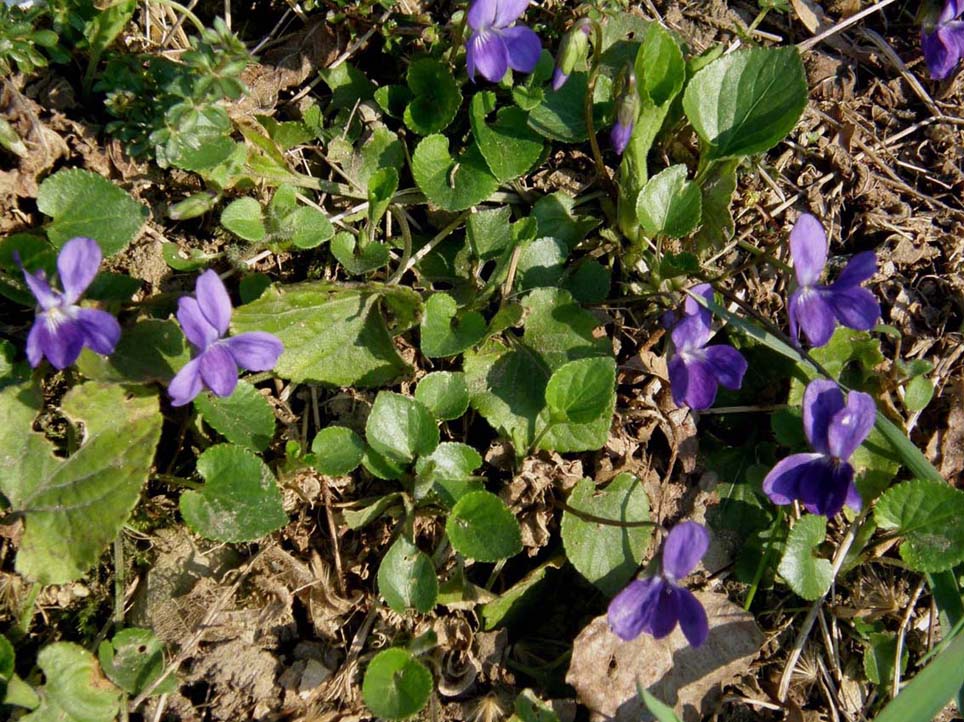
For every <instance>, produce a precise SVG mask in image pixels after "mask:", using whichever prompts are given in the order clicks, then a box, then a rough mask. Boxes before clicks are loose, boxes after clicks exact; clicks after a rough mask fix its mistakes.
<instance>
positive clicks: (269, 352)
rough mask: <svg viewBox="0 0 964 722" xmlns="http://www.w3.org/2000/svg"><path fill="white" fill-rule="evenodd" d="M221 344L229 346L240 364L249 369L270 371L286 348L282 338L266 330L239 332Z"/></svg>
mask: <svg viewBox="0 0 964 722" xmlns="http://www.w3.org/2000/svg"><path fill="white" fill-rule="evenodd" d="M221 345H222V346H225V347H227V349H228V351H230V352H231V356H233V357H234V361H235V363H236V364H237V365H238V366H240V367H241V368H243V369H247V370H248V371H269V370H270V369H272V368H274V365H275V364H276V363H277V362H278V357H279V356H280V355H281V354H282V352H283V351H284V350H285V347H284V345H283V344H282V343H281V340H280V339H279V338H278V337H277V336H274V335H273V334H270V333H267V332H266V331H248V332H246V333H239V334H238V335H237V336H232V337H231V338H228V339H225V340H224V341H223V342H222V343H221Z"/></svg>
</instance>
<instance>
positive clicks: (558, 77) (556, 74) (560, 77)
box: [552, 68, 569, 91]
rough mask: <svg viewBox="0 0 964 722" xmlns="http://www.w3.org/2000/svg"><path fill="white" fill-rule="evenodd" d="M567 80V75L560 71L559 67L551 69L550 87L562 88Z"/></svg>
mask: <svg viewBox="0 0 964 722" xmlns="http://www.w3.org/2000/svg"><path fill="white" fill-rule="evenodd" d="M567 80H569V76H568V75H567V74H566V73H564V72H562V70H561V69H559V68H556V69H555V70H553V71H552V89H553V90H556V91H558V90H559V89H560V88H562V86H563V85H565V84H566V81H567Z"/></svg>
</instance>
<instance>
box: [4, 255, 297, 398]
mask: <svg viewBox="0 0 964 722" xmlns="http://www.w3.org/2000/svg"><path fill="white" fill-rule="evenodd" d="M101 259H102V254H101V250H100V246H98V245H97V241H95V240H93V239H91V238H72V239H71V240H69V241H67V243H65V244H64V247H63V248H62V249H61V251H60V255H59V256H58V257H57V275H58V276H59V277H60V283H61V285H62V286H63V289H64V290H63V291H62V292H61V291H57V290H55V289H53V288H51V286H50V284H49V283H48V282H47V279H46V278H45V276H44V274H43V272H42V271H37V272H36V273H31V272H29V271H27V270H26V269H25V268H23V266H22V265H21V269H22V270H23V277H24V280H25V281H26V283H27V287H28V288H29V289H30V292H31V293H32V294H33V296H34V298H36V299H37V312H36V318H35V320H34V324H33V327H32V328H31V329H30V334H29V335H28V336H27V360H28V361H29V362H30V365H31V366H33V367H34V368H36V367H37V366H39V365H40V363H41V362H42V361H43V360H44V358H46V359H47V360H48V361H49V362H50V364H51V366H53V367H55V368H57V369H65V368H67V367H68V366H70V365H71V364H73V363H74V362H75V361H76V360H77V357H78V356H80V352H81V350H83V348H84V347H85V346H86V347H87V348H89V349H91V350H92V351H95V352H96V353H99V354H103V355H105V356H106V355H109V354H111V353H113V352H114V348H115V347H116V346H117V342H118V341H119V340H120V336H121V328H120V324H118V323H117V319H116V318H114V317H113V316H111V315H110V314H109V313H107V312H106V311H101V310H99V309H95V308H84V307H82V306H80V305H78V301H79V300H80V297H81V295H82V294H83V293H84V291H85V290H87V287H88V286H89V285H90V283H91V281H93V280H94V276H96V275H97V270H98V269H99V268H100V262H101ZM196 291H197V293H196V296H197V298H191V297H185V298H182V299H181V300H180V301H179V302H178V309H177V320H178V321H179V322H180V324H181V328H182V329H183V331H184V335H185V336H186V337H187V339H188V341H190V342H191V344H192V345H193V346H194V347H195V348H196V349H197V350H198V354H197V355H196V356H195V357H194V358H193V359H192V360H191V361H189V362H188V363H187V364H185V366H184V368H182V369H181V370H180V371H179V372H178V373H177V375H175V376H174V378H173V379H172V380H171V383H170V385H169V386H168V393H169V394H170V396H171V403H172V405H174V406H183V405H184V404H187V403H189V402H190V401H192V400H193V399H194V398H195V397H196V396H197V395H198V394H199V393H201V390H202V389H203V388H208V389H210V390H211V392H212V393H213V394H215V395H216V396H230V395H231V393H232V392H233V391H234V389H235V387H236V386H237V384H238V370H239V368H241V369H247V370H248V371H268V370H269V369H271V368H273V367H274V365H275V363H277V361H278V357H279V356H280V355H281V353H282V351H283V350H284V346H283V345H282V343H281V341H280V340H279V339H278V338H277V337H276V336H273V335H272V334H270V333H265V332H263V331H250V332H248V333H241V334H238V335H237V336H232V337H230V338H225V334H226V333H227V331H228V324H229V323H230V322H231V311H232V308H231V299H230V298H229V297H228V292H227V289H225V287H224V284H223V283H222V282H221V279H220V278H219V277H218V274H216V273H215V272H214V271H210V270H209V271H205V272H204V273H202V274H201V275H200V276H199V277H198V280H197V288H196Z"/></svg>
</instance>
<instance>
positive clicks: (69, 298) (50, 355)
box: [18, 238, 121, 369]
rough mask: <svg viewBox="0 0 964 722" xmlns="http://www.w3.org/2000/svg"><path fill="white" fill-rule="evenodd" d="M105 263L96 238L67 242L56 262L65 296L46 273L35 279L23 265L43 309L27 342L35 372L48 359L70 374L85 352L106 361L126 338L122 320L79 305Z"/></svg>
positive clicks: (40, 273) (27, 278)
mask: <svg viewBox="0 0 964 722" xmlns="http://www.w3.org/2000/svg"><path fill="white" fill-rule="evenodd" d="M101 258H102V254H101V251H100V246H98V245H97V241H95V240H93V239H92V238H71V239H70V240H69V241H67V242H66V243H65V244H64V247H63V248H62V249H60V255H59V256H57V275H58V276H59V277H60V283H61V284H62V285H63V287H64V290H63V293H61V292H60V291H55V290H54V289H52V288H51V287H50V284H49V283H47V279H46V278H45V277H44V273H43V271H37V272H36V273H30V272H29V271H27V269H25V268H23V266H22V265H21V267H20V268H21V270H22V271H23V277H24V280H25V281H26V282H27V286H28V287H29V288H30V292H31V293H32V294H33V296H34V298H36V299H37V304H38V308H37V318H36V320H35V321H34V323H33V328H31V329H30V334H29V335H28V336H27V360H28V361H29V362H30V365H31V366H33V367H34V368H36V367H37V366H39V365H40V362H41V361H42V360H43V359H44V358H46V359H47V360H48V361H49V362H50V365H51V366H53V367H54V368H57V369H65V368H67V367H68V366H70V365H71V364H72V363H73V362H74V361H76V360H77V357H78V356H80V352H81V350H82V349H83V348H84V346H87V347H88V348H89V349H91V350H92V351H95V352H96V353H99V354H104V355H107V354H110V353H112V352H113V351H114V346H116V345H117V341H118V340H119V339H120V335H121V329H120V324H118V323H117V319H116V318H114V317H113V316H111V315H110V314H109V313H107V312H106V311H100V310H98V309H96V308H82V307H81V306H78V305H77V301H78V300H79V299H80V296H81V294H83V292H84V291H86V290H87V287H88V286H89V285H90V283H91V281H93V280H94V276H96V275H97V269H98V268H100V261H101ZM18 260H19V259H18Z"/></svg>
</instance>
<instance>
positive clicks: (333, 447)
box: [311, 426, 365, 476]
mask: <svg viewBox="0 0 964 722" xmlns="http://www.w3.org/2000/svg"><path fill="white" fill-rule="evenodd" d="M311 453H312V454H314V456H315V460H314V462H313V463H312V466H314V467H315V468H316V469H317V470H318V471H320V472H321V473H322V474H325V475H327V476H345V475H346V474H350V473H351V472H353V471H354V470H355V469H356V468H358V465H359V464H360V463H361V461H362V457H363V456H364V455H365V442H364V441H362V439H361V437H360V436H359V435H358V434H356V433H355V432H354V431H352V430H351V429H349V428H346V427H344V426H328V427H326V428H324V429H322V430H321V431H319V432H318V433H317V434H315V438H314V441H312V442H311Z"/></svg>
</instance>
